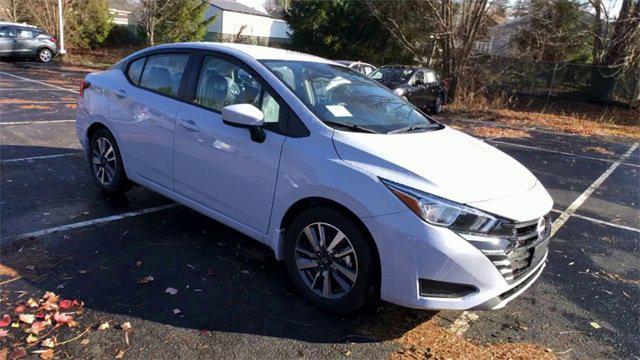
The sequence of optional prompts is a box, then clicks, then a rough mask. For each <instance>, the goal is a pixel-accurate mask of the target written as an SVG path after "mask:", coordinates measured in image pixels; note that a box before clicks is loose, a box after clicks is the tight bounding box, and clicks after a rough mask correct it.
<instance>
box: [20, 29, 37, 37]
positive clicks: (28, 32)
mask: <svg viewBox="0 0 640 360" xmlns="http://www.w3.org/2000/svg"><path fill="white" fill-rule="evenodd" d="M18 37H21V38H34V37H36V32H35V31H33V30H26V29H20V31H19V32H18Z"/></svg>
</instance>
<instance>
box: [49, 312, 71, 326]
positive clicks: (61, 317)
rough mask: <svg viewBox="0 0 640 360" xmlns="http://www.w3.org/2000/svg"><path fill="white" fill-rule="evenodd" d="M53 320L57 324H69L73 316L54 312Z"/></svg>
mask: <svg viewBox="0 0 640 360" xmlns="http://www.w3.org/2000/svg"><path fill="white" fill-rule="evenodd" d="M53 320H55V321H56V322H57V323H58V324H69V323H71V322H72V321H73V317H71V315H67V314H55V315H53Z"/></svg>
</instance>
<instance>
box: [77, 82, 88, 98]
mask: <svg viewBox="0 0 640 360" xmlns="http://www.w3.org/2000/svg"><path fill="white" fill-rule="evenodd" d="M89 86H91V83H90V82H88V81H86V80H82V82H81V83H80V91H78V94H80V97H84V89H87V88H89Z"/></svg>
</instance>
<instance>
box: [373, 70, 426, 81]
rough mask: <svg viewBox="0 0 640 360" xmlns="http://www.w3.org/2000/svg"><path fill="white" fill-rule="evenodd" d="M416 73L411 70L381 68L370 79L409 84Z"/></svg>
mask: <svg viewBox="0 0 640 360" xmlns="http://www.w3.org/2000/svg"><path fill="white" fill-rule="evenodd" d="M414 72H415V70H414V69H411V68H380V69H378V70H376V71H374V72H372V73H371V74H370V75H369V77H370V78H372V79H375V80H379V81H393V82H407V81H409V79H410V78H411V75H413V73H414Z"/></svg>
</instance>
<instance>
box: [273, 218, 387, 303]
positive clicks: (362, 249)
mask: <svg viewBox="0 0 640 360" xmlns="http://www.w3.org/2000/svg"><path fill="white" fill-rule="evenodd" d="M285 251H286V256H287V261H286V262H287V270H288V272H289V275H290V276H291V279H292V281H293V283H294V284H295V286H296V288H297V289H298V291H300V293H302V295H304V296H305V297H306V298H307V299H309V300H310V301H311V302H312V303H314V304H315V305H317V306H319V307H321V308H323V309H326V310H329V311H332V312H338V313H346V312H350V311H353V310H356V309H358V308H359V307H361V306H362V305H364V304H365V303H366V302H367V301H368V300H370V299H371V298H372V297H373V295H374V294H375V291H374V290H375V284H374V278H375V276H374V266H373V257H372V251H371V248H370V246H369V243H368V242H367V240H366V238H365V237H364V234H362V231H361V230H360V229H359V228H358V226H357V225H356V224H355V223H354V222H353V221H352V220H350V219H349V218H348V217H346V216H344V215H343V214H341V213H340V212H338V211H335V210H333V209H328V208H315V209H309V210H306V211H304V212H303V213H302V214H300V215H299V216H298V217H297V218H296V219H295V220H294V221H293V223H292V224H291V226H290V227H289V229H287V233H286V238H285Z"/></svg>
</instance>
